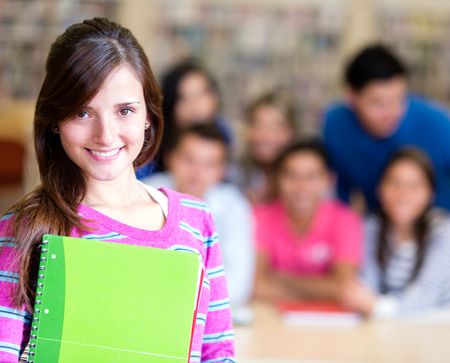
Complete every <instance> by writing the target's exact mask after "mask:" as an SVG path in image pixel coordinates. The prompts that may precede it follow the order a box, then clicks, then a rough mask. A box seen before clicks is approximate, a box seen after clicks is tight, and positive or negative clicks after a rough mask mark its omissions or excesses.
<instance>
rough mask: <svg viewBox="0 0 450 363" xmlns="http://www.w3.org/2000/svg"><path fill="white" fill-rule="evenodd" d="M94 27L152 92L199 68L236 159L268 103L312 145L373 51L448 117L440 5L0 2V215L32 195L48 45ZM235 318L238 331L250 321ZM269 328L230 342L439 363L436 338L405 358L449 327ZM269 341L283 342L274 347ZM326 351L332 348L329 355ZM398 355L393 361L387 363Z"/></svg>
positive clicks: (385, 1)
mask: <svg viewBox="0 0 450 363" xmlns="http://www.w3.org/2000/svg"><path fill="white" fill-rule="evenodd" d="M94 16H104V17H108V18H110V19H113V20H116V21H118V22H120V23H121V24H122V25H124V26H126V27H128V28H130V29H131V31H132V32H133V34H134V35H135V36H136V37H137V39H138V40H139V41H140V43H141V44H142V46H143V47H144V49H145V51H146V53H147V55H148V57H149V59H150V63H151V65H152V67H153V71H154V72H155V74H156V76H157V78H158V79H159V80H161V79H162V76H163V75H164V74H165V73H166V72H167V71H168V70H169V69H171V68H172V67H173V66H174V65H176V64H179V63H180V62H181V61H183V60H185V59H191V58H193V59H195V60H198V61H199V62H200V63H201V64H203V65H204V66H205V67H206V68H207V69H208V70H209V71H210V72H211V74H212V75H213V77H214V78H215V79H216V80H217V82H218V84H219V90H220V103H221V114H222V115H223V116H224V117H225V118H226V119H227V120H229V122H230V127H231V128H232V131H233V134H234V135H236V137H235V138H234V140H233V143H234V145H233V147H234V148H233V149H234V152H235V153H236V154H238V153H239V151H240V150H241V149H243V146H244V145H243V141H242V140H243V137H242V134H243V133H244V131H243V129H244V128H245V127H244V124H245V122H244V121H245V110H246V107H247V106H248V105H249V104H250V103H251V102H252V100H254V99H255V98H257V97H258V96H260V95H261V94H264V93H266V92H278V91H279V92H287V93H289V94H290V95H292V96H293V98H294V102H295V105H296V107H297V109H298V115H297V117H296V122H298V125H297V126H298V129H299V133H300V134H301V135H311V134H318V133H319V129H320V126H321V125H320V122H321V119H322V116H323V112H324V109H325V108H326V106H327V105H328V104H330V103H331V102H333V101H334V100H337V99H339V98H342V96H343V88H344V84H343V81H342V71H343V68H344V65H345V63H346V62H347V60H348V59H349V57H351V56H352V55H353V54H354V52H356V51H357V50H359V49H360V48H361V47H363V46H365V45H366V44H369V43H372V42H375V41H382V42H383V43H385V44H387V45H391V46H392V48H393V49H394V50H395V51H396V52H397V53H398V55H399V56H400V57H401V58H402V59H403V60H404V61H405V63H406V65H407V66H408V68H409V70H410V75H409V81H410V88H411V91H412V92H414V93H416V94H419V95H421V96H425V97H427V98H430V99H432V100H433V101H437V102H438V103H440V104H441V105H443V106H444V107H449V106H450V71H449V70H450V42H449V40H448V39H449V34H450V1H448V0H276V1H275V0H0V213H1V212H3V211H5V210H6V208H7V207H8V206H9V205H11V204H12V203H13V202H14V201H16V200H18V199H19V198H20V197H21V196H22V195H24V193H25V192H28V191H30V190H31V189H32V188H33V187H34V186H36V185H37V183H38V180H37V172H36V164H35V161H34V158H33V155H32V142H31V128H32V120H33V112H34V104H35V100H36V98H37V96H38V92H39V88H40V86H41V82H42V80H43V77H44V69H45V60H46V57H47V54H48V50H49V47H50V44H51V43H52V42H53V41H54V40H55V38H56V37H57V36H58V35H59V34H61V33H62V32H63V31H64V29H66V28H67V27H68V26H69V25H71V24H73V23H75V22H79V21H81V20H83V19H86V18H92V17H94ZM264 313H265V312H264V310H263V311H262V312H260V314H264ZM250 315H251V314H250ZM240 318H241V321H243V322H244V324H245V323H246V321H247V322H250V321H251V320H252V319H253V317H252V316H250V317H246V316H245V313H244V316H241V317H240ZM275 319H276V318H275V317H274V316H271V317H269V318H268V320H267V322H266V321H264V322H262V323H261V322H259V323H258V322H257V323H258V324H259V325H258V329H259V330H258V331H255V330H245V329H242V328H241V330H238V335H237V338H238V340H237V345H238V348H239V350H238V351H239V352H243V353H242V355H241V356H243V357H244V356H245V359H247V360H245V362H256V361H258V362H263V361H264V357H265V356H269V357H272V358H273V359H274V360H273V361H270V362H277V363H278V362H281V360H277V358H276V357H277V354H278V353H279V352H284V353H283V354H281V355H282V356H283V357H285V359H288V358H289V356H290V353H286V352H290V350H292V347H295V346H296V344H297V342H299V341H300V340H303V342H304V344H302V349H303V350H302V352H304V355H303V356H304V357H307V358H308V357H309V358H311V359H312V358H313V357H315V355H316V354H317V352H319V351H320V355H321V356H322V357H325V358H324V359H329V360H327V361H330V362H331V359H334V358H335V357H336V356H342V357H346V358H345V359H346V361H352V362H357V361H363V359H365V358H361V357H367V356H368V354H367V352H368V351H369V350H371V349H372V348H371V347H372V346H373V347H375V348H374V349H372V350H373V351H374V352H375V353H373V357H374V358H373V360H369V361H373V362H378V361H380V362H381V361H383V362H384V361H386V362H388V361H389V362H413V361H429V362H443V361H445V359H443V360H440V358H439V357H442V355H441V353H442V352H443V351H444V349H443V348H445V347H446V343H445V341H444V340H443V338H442V339H441V338H437V341H436V344H437V345H439V347H440V348H439V349H441V350H438V351H437V352H436V351H435V350H434V345H433V344H430V345H427V346H425V347H422V348H421V350H420V354H421V355H419V356H415V355H416V354H417V352H416V351H415V350H414V349H412V350H411V352H410V354H408V349H410V348H411V347H414V346H415V343H417V342H422V341H423V340H424V335H425V340H426V339H427V338H428V339H429V338H430V337H433V336H440V337H443V335H441V333H443V332H444V333H445V332H446V334H447V335H446V337H448V333H449V330H448V325H446V326H443V325H442V326H441V325H439V327H433V328H430V327H426V328H420V329H416V330H414V329H413V330H409V329H408V328H407V327H405V326H398V325H395V326H393V325H392V324H391V325H389V324H388V325H383V326H381V325H380V326H378V325H374V326H371V327H367V326H363V327H360V328H359V330H343V331H340V332H338V333H336V331H329V330H327V331H325V330H320V331H318V330H295V329H291V328H286V327H285V326H284V325H282V324H281V323H280V322H279V321H278V320H276V321H275ZM447 321H448V320H447ZM266 323H267V324H266ZM274 329H275V330H276V331H282V332H283V333H284V335H283V334H280V335H279V336H277V337H276V338H277V340H276V342H275V343H274V342H273V341H272V338H273V337H274V336H273V333H274ZM311 332H312V334H311ZM402 334H405V335H404V336H403V335H402ZM255 341H256V342H257V343H255ZM324 341H327V342H334V344H333V347H332V349H331V350H330V351H329V352H327V351H326V349H325V350H323V342H324ZM299 343H300V342H299ZM257 344H259V345H257ZM399 347H400V349H401V350H402V353H399V352H398V351H396V353H395V354H394V355H391V356H390V355H389V354H388V353H389V352H392V351H394V350H395V349H399ZM379 349H381V350H379ZM382 351H383V352H384V353H382ZM336 352H337V353H336ZM397 353H398V354H397ZM396 354H397V355H396ZM447 354H448V353H447ZM286 356H287V357H288V358H286ZM296 356H298V354H297V353H292V355H291V358H292V359H295V358H294V357H296ZM387 357H390V358H387ZM405 357H406V358H405ZM415 358H417V360H415ZM447 358H448V356H447ZM389 359H391V360H389ZM243 361H244V360H243ZM292 361H294V360H292ZM295 361H297V360H295ZM333 361H334V360H333ZM364 361H368V360H364ZM267 362H269V361H267ZM283 362H288V360H285V361H283ZM340 362H343V361H341V360H340Z"/></svg>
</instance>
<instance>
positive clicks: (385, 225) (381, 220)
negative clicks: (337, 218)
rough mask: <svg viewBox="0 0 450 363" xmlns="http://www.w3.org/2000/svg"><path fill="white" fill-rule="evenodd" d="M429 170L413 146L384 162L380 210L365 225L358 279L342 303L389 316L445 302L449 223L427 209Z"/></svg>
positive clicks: (449, 298) (449, 275) (449, 288)
mask: <svg viewBox="0 0 450 363" xmlns="http://www.w3.org/2000/svg"><path fill="white" fill-rule="evenodd" d="M434 181H435V180H434V173H433V170H432V166H431V163H430V161H429V160H428V158H427V157H426V156H425V154H424V153H422V152H421V151H419V150H418V149H413V148H404V149H400V150H399V151H397V152H396V153H395V154H394V155H393V157H392V159H391V160H390V161H389V163H388V165H387V167H386V169H385V171H384V173H383V175H382V178H381V182H380V186H379V190H378V192H379V196H380V211H379V213H378V215H377V216H376V217H372V218H370V219H369V220H368V222H367V224H366V231H365V254H364V261H363V268H362V278H363V283H364V284H365V285H363V283H362V282H355V283H353V284H351V285H350V286H349V288H348V290H347V291H346V294H345V295H346V303H347V304H348V305H349V306H350V307H352V308H353V309H355V310H357V311H360V312H362V313H363V314H366V315H372V316H376V317H389V316H394V315H404V314H409V313H417V312H422V311H425V310H427V309H433V308H439V307H442V306H450V263H449V261H450V221H449V219H448V216H446V215H445V214H444V213H443V210H441V211H438V210H437V209H433V208H431V204H432V202H433V197H434V185H435V184H434Z"/></svg>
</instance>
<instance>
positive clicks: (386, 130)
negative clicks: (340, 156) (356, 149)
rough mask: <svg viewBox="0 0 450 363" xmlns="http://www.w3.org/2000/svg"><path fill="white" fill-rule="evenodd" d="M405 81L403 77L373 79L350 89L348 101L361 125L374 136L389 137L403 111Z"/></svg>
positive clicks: (405, 91) (405, 92)
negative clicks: (357, 87)
mask: <svg viewBox="0 0 450 363" xmlns="http://www.w3.org/2000/svg"><path fill="white" fill-rule="evenodd" d="M406 94H407V82H406V79H405V78H403V77H395V78H392V79H390V80H386V81H384V80H383V81H373V82H371V83H369V84H368V85H367V86H365V87H364V88H363V89H362V90H360V91H350V93H349V97H350V103H351V104H352V105H353V107H354V108H355V110H356V112H357V114H358V116H359V119H360V121H361V125H362V126H363V128H364V129H366V130H367V132H369V133H370V134H372V135H374V136H375V137H380V138H384V137H389V136H390V135H392V134H393V133H394V132H395V130H396V129H397V127H398V125H399V123H400V121H401V118H402V117H403V114H404V113H405V104H406Z"/></svg>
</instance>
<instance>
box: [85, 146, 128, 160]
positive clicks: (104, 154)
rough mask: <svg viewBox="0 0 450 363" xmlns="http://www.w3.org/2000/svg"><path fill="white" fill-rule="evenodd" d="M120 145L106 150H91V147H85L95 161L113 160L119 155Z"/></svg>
mask: <svg viewBox="0 0 450 363" xmlns="http://www.w3.org/2000/svg"><path fill="white" fill-rule="evenodd" d="M122 148H123V146H122V147H119V148H116V149H113V150H108V151H100V150H93V149H86V150H87V151H88V152H89V154H90V155H91V156H92V158H93V159H95V160H97V161H105V160H114V159H116V158H117V157H118V156H119V153H120V151H121V150H122Z"/></svg>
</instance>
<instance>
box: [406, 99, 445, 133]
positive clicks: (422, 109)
mask: <svg viewBox="0 0 450 363" xmlns="http://www.w3.org/2000/svg"><path fill="white" fill-rule="evenodd" d="M408 100H409V107H410V109H411V112H413V113H416V114H419V115H422V116H424V115H426V116H427V119H426V120H424V121H426V122H430V120H432V122H441V123H442V125H446V126H450V124H449V120H450V115H449V112H448V110H447V109H445V108H444V107H443V106H442V105H440V104H438V103H436V102H433V101H430V100H427V99H424V98H420V97H416V96H410V97H409V98H408Z"/></svg>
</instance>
